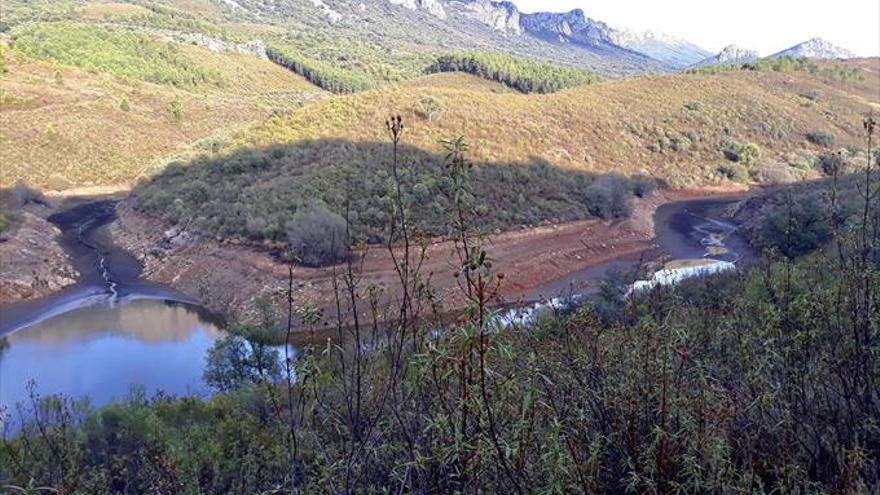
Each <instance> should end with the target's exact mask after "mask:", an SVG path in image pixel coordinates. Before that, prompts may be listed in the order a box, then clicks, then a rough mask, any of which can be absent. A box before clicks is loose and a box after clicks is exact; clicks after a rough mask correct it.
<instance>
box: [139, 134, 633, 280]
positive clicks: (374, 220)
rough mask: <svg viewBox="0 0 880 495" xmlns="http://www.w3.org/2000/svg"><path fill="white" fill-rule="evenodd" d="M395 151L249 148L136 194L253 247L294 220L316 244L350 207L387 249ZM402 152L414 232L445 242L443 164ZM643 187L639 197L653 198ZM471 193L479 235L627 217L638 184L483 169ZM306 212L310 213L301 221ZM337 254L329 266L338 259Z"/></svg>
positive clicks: (308, 145)
mask: <svg viewBox="0 0 880 495" xmlns="http://www.w3.org/2000/svg"><path fill="white" fill-rule="evenodd" d="M390 152H391V150H390V149H389V146H388V145H385V144H383V143H354V142H348V141H342V140H319V141H306V142H299V143H295V144H290V145H274V146H269V147H266V148H261V149H244V150H240V151H237V152H235V153H232V154H230V155H223V156H219V157H216V158H203V159H198V160H195V161H194V162H192V163H189V164H182V163H181V164H176V165H172V166H169V167H168V168H167V169H166V170H165V172H163V173H162V174H160V175H158V176H156V177H155V178H154V179H152V180H150V181H145V182H143V183H142V184H140V185H139V186H138V187H136V188H135V190H134V192H133V195H134V198H135V199H136V201H137V204H138V205H139V206H140V207H141V208H143V209H144V211H146V212H147V213H149V214H151V215H154V216H157V217H160V218H162V219H164V220H166V221H168V222H170V223H178V224H185V225H187V226H188V227H189V228H191V229H194V230H195V231H197V232H200V233H203V234H208V235H211V236H219V237H221V238H227V239H250V240H252V241H264V240H268V241H274V242H284V241H286V240H287V239H288V237H289V236H290V235H291V226H290V225H289V224H288V221H289V219H290V218H291V217H294V218H295V221H294V224H298V223H299V222H300V221H306V220H308V221H309V223H311V222H312V221H314V222H315V225H312V226H308V227H307V226H302V227H297V228H296V229H293V230H294V231H296V232H297V234H296V236H297V238H299V236H309V235H311V234H309V233H306V232H303V230H304V229H305V230H309V231H312V230H313V231H314V232H315V234H317V233H318V232H322V233H327V234H329V233H330V232H335V231H336V230H337V229H338V227H335V228H333V229H332V230H327V227H330V226H334V225H337V224H338V219H334V218H331V217H330V216H328V215H325V214H324V213H320V209H319V211H318V212H314V211H312V209H313V208H315V207H314V206H313V205H315V204H316V203H317V204H320V205H326V207H327V208H329V209H330V210H331V211H343V210H344V209H345V208H349V209H350V210H351V211H352V212H353V213H352V214H353V215H355V216H356V217H357V219H358V221H357V222H356V223H355V224H354V225H353V227H352V228H353V231H352V235H353V237H354V239H355V240H356V241H365V242H380V241H381V240H382V239H384V238H385V236H386V235H387V232H386V230H387V226H388V220H389V218H391V216H392V214H393V213H392V211H391V206H392V200H393V198H394V192H393V188H392V187H391V183H392V182H393V177H392V176H391V174H390V173H389V172H388V170H387V157H388V156H389V155H390V154H391V153H390ZM399 152H400V155H401V158H402V159H403V160H406V162H407V163H408V164H410V165H411V167H410V168H408V170H407V172H406V173H405V175H403V177H402V178H401V180H402V181H403V182H404V183H405V184H406V185H407V186H408V187H409V188H411V189H408V192H407V193H406V194H405V195H404V196H405V197H404V202H405V203H406V205H407V206H408V207H409V206H410V205H419V208H414V211H413V213H412V221H413V223H414V226H416V227H417V228H418V229H419V231H420V232H422V233H425V234H430V235H445V234H447V217H446V211H448V209H449V207H450V204H449V198H448V197H446V196H445V193H447V192H448V191H449V188H450V187H451V184H450V183H449V181H448V180H446V179H445V178H443V174H442V170H443V166H444V165H443V157H444V155H443V154H440V153H437V154H432V153H427V152H424V151H422V150H420V149H417V148H412V147H409V146H401V147H400V149H399ZM355 177H356V178H357V179H356V180H355V179H354V178H355ZM642 181H644V179H642V180H640V182H639V184H640V186H639V192H640V193H642V194H648V193H649V189H648V188H646V187H645V185H644V184H642ZM344 184H350V186H342V185H344ZM472 187H473V194H477V195H479V197H480V198H482V204H481V205H480V210H481V212H482V213H483V214H482V215H481V216H480V218H479V220H478V224H479V227H481V228H484V229H487V230H490V229H496V228H500V229H506V228H510V227H512V226H514V225H521V224H538V223H541V222H548V221H554V222H558V221H569V220H577V219H583V218H588V217H591V216H598V217H602V218H622V217H626V216H627V215H628V214H629V210H630V201H631V199H632V197H633V192H634V185H633V183H632V182H631V181H629V180H628V179H626V178H624V177H620V176H612V175H607V176H599V177H597V176H595V175H594V174H589V173H585V172H576V171H566V170H564V169H562V168H559V167H555V166H553V165H552V164H549V163H546V162H542V161H537V162H534V163H525V164H505V163H480V164H478V165H477V166H476V167H475V169H474V172H473V179H472ZM346 191H348V192H346ZM300 212H308V213H303V214H302V215H303V216H300ZM312 240H313V241H317V239H316V238H312ZM338 241H339V238H338V237H337V238H336V242H337V243H338ZM327 242H330V241H329V240H328V241H327ZM315 249H317V250H318V252H316V253H302V254H303V255H304V256H305V257H306V258H307V259H308V260H309V263H310V264H315V263H317V262H318V261H319V260H320V259H323V258H325V257H326V256H325V255H324V254H322V253H328V252H330V251H333V250H332V249H329V246H328V245H327V244H325V243H320V247H318V246H317V245H316V246H315ZM339 254H340V253H334V254H332V255H330V256H329V258H328V259H338V258H339Z"/></svg>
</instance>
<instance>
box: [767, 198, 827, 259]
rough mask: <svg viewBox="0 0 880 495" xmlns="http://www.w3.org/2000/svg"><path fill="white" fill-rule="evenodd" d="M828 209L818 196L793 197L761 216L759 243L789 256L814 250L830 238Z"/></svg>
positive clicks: (800, 254)
mask: <svg viewBox="0 0 880 495" xmlns="http://www.w3.org/2000/svg"><path fill="white" fill-rule="evenodd" d="M827 210H828V204H827V202H826V201H825V200H824V199H823V197H821V196H816V195H810V196H806V195H805V196H793V197H791V198H789V200H788V201H787V202H786V204H783V205H779V206H777V207H775V208H774V209H773V210H772V211H770V212H769V213H768V214H766V215H765V216H764V218H763V221H762V223H761V236H760V237H761V243H762V244H763V246H764V247H771V248H775V249H777V250H778V251H779V252H780V253H782V254H783V255H785V256H787V257H788V258H795V257H797V256H802V255H804V254H807V253H809V252H811V251H814V250H816V249H818V248H820V247H822V246H823V245H825V243H827V242H828V241H830V240H831V236H832V231H831V226H830V225H829V223H828V218H827V215H826V212H827Z"/></svg>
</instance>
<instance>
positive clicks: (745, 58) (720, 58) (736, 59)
mask: <svg viewBox="0 0 880 495" xmlns="http://www.w3.org/2000/svg"><path fill="white" fill-rule="evenodd" d="M757 58H759V55H758V52H756V51H754V50H745V49H743V48H740V47H738V46H735V45H728V46H726V47H724V49H723V50H721V51H720V52H718V54H717V55H713V56H711V57H708V58H705V59H703V60H701V61H699V62H697V63H696V64H694V66H696V67H699V66H704V65H715V64H744V63H746V62H751V61H752V60H755V59H757Z"/></svg>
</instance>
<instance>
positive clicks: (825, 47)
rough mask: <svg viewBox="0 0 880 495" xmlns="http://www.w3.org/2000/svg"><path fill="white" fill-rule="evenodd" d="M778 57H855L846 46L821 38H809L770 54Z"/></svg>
mask: <svg viewBox="0 0 880 495" xmlns="http://www.w3.org/2000/svg"><path fill="white" fill-rule="evenodd" d="M770 57H772V58H780V57H807V58H817V59H838V58H855V54H854V53H853V52H851V51H849V50H847V49H846V48H842V47H839V46H837V45H834V44H832V43H831V42H829V41H827V40H824V39H822V38H810V39H808V40H807V41H804V42H801V43H798V44H797V45H794V46H790V47H788V48H786V49H785V50H782V51H779V52H776V53H774V54H773V55H770Z"/></svg>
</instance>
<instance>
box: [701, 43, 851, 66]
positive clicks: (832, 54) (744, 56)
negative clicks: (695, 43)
mask: <svg viewBox="0 0 880 495" xmlns="http://www.w3.org/2000/svg"><path fill="white" fill-rule="evenodd" d="M781 57H807V58H819V59H835V58H853V57H855V54H853V53H852V52H851V51H849V50H847V49H845V48H841V47H839V46H836V45H833V44H831V43H829V42H828V41H825V40H823V39H822V38H813V39H810V40H807V41H804V42H803V43H798V44H797V45H794V46H792V47H789V48H786V49H785V50H782V51H780V52H777V53H774V54H773V55H770V57H769V58H781ZM759 58H761V56H760V55H758V52H756V51H754V50H746V49H743V48H740V47H738V46H736V45H729V46H726V47H725V48H724V49H723V50H721V51H720V52H718V53H717V54H715V55H712V56H711V57H706V58H704V59H703V60H700V61H699V62H697V63H695V64H693V65H692V66H693V67H700V66H705V65H715V64H744V63H746V62H751V61H752V60H756V59H759Z"/></svg>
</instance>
